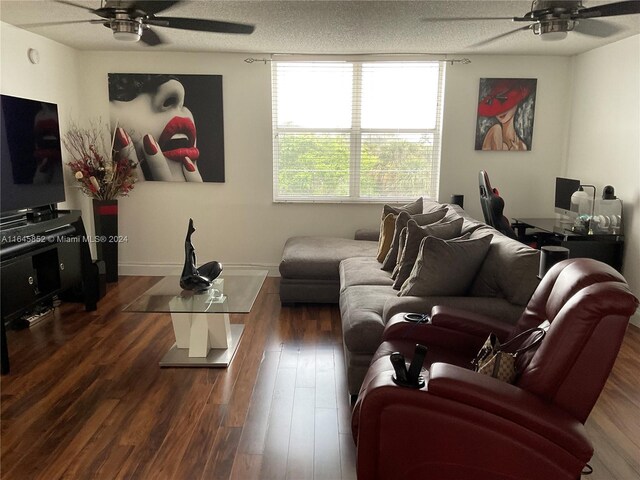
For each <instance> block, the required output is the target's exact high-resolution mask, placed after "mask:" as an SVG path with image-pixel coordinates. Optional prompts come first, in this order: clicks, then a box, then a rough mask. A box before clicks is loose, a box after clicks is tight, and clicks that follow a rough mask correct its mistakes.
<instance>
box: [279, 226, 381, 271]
mask: <svg viewBox="0 0 640 480" xmlns="http://www.w3.org/2000/svg"><path fill="white" fill-rule="evenodd" d="M377 251H378V242H370V241H366V240H351V239H349V238H337V237H315V236H314V237H291V238H289V239H288V240H287V242H286V243H285V245H284V249H283V252H282V261H281V262H280V275H281V276H282V277H283V278H304V279H329V280H338V279H339V278H340V273H339V270H338V266H339V265H340V262H341V261H342V260H344V259H345V258H350V257H372V258H375V255H376V252H377Z"/></svg>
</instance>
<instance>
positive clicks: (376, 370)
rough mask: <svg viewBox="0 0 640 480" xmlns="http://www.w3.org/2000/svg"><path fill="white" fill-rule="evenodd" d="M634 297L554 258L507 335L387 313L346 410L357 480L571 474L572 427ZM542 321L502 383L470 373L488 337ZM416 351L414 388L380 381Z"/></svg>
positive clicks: (580, 419)
mask: <svg viewBox="0 0 640 480" xmlns="http://www.w3.org/2000/svg"><path fill="white" fill-rule="evenodd" d="M637 306H638V300H637V299H636V298H635V297H634V296H633V295H632V294H631V292H630V291H629V288H628V286H627V284H626V282H625V280H624V278H623V277H622V276H621V275H620V274H619V273H618V272H616V271H615V270H614V269H613V268H611V267H609V266H608V265H605V264H603V263H601V262H598V261H595V260H591V259H584V258H579V259H572V260H565V261H563V262H560V263H558V264H557V265H555V266H554V267H553V268H552V269H551V270H550V271H549V272H548V273H547V275H546V276H545V277H544V279H543V280H542V282H541V283H540V285H539V286H538V288H537V289H536V291H535V293H534V295H533V297H532V298H531V300H530V302H529V304H528V306H527V308H526V310H525V312H524V313H523V315H522V317H521V318H520V320H519V322H518V323H517V324H516V326H515V327H514V328H511V329H509V328H508V327H505V325H504V324H503V323H501V322H498V321H496V320H494V319H491V318H487V317H484V316H481V315H478V314H473V313H469V312H465V311H461V310H457V309H453V308H447V307H434V309H433V311H432V315H431V320H430V322H429V323H426V324H415V323H409V322H406V321H404V320H403V315H402V314H398V315H396V316H395V317H393V318H392V319H391V320H390V322H389V324H388V325H387V327H386V329H385V333H384V336H383V339H384V342H383V343H382V345H381V346H380V348H379V349H378V351H377V352H376V355H375V356H374V359H373V361H372V363H371V366H370V368H369V371H368V373H367V376H366V378H365V381H364V383H363V385H362V388H361V390H360V395H359V397H358V401H357V402H356V405H355V407H354V411H353V417H352V428H353V436H354V440H355V441H356V443H357V470H358V478H359V479H360V480H369V479H385V480H388V479H409V478H411V479H413V478H416V479H417V478H427V479H484V478H487V479H518V480H521V479H543V478H544V479H554V480H555V479H565V478H566V479H573V480H575V479H577V478H579V476H580V472H581V470H582V469H583V467H584V466H585V464H586V463H587V462H588V461H589V459H590V458H591V456H592V454H593V447H592V445H591V443H590V441H589V439H588V437H587V434H586V431H585V428H584V422H585V420H586V419H587V417H588V415H589V413H590V411H591V409H592V408H593V405H594V404H595V402H596V400H597V398H598V396H599V394H600V392H601V390H602V388H603V386H604V384H605V382H606V380H607V377H608V376H609V373H610V371H611V368H612V367H613V363H614V361H615V358H616V356H617V354H618V350H619V349H620V345H621V343H622V339H623V337H624V333H625V331H626V328H627V324H628V322H629V318H630V316H631V315H632V314H633V313H634V312H635V310H636V308H637ZM546 321H548V322H549V324H550V325H549V327H548V331H547V334H546V336H545V338H544V339H543V341H542V343H541V344H540V346H539V347H538V348H537V349H535V350H533V351H530V352H527V354H525V355H523V356H522V357H520V358H519V360H518V370H519V371H520V372H521V373H520V375H519V376H518V378H517V379H516V382H515V384H513V385H512V384H507V383H504V382H501V381H499V380H496V379H494V378H491V377H487V376H485V375H481V374H479V373H476V372H474V371H472V370H471V367H470V361H471V360H472V359H473V358H474V356H475V355H476V353H477V352H478V350H479V349H480V347H481V346H482V344H483V343H484V341H485V340H486V338H487V336H488V335H489V333H490V332H494V333H496V334H497V335H498V337H499V338H500V340H501V341H505V340H507V339H508V338H510V337H513V336H514V335H516V334H518V333H519V332H522V331H523V330H526V329H528V328H531V327H535V326H538V325H540V324H542V323H544V322H546ZM416 343H420V344H423V345H425V346H427V348H428V352H427V356H426V361H425V367H426V368H427V370H426V371H424V372H423V374H424V377H425V379H426V385H425V386H424V387H423V388H420V389H412V388H407V387H400V386H397V385H396V384H394V382H393V381H392V378H391V377H392V373H393V368H392V365H391V363H390V361H389V354H390V353H391V352H395V351H399V352H401V353H403V354H404V355H405V357H406V358H407V360H410V359H411V357H412V354H413V351H414V348H415V344H416Z"/></svg>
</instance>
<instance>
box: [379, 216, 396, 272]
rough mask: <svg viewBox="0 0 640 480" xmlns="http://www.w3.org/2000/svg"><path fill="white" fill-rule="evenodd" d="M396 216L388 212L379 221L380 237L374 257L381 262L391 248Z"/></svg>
mask: <svg viewBox="0 0 640 480" xmlns="http://www.w3.org/2000/svg"><path fill="white" fill-rule="evenodd" d="M396 217H397V215H394V214H393V213H389V214H388V215H387V216H386V217H384V218H383V219H382V222H381V223H380V238H379V239H378V255H377V256H376V259H377V260H378V261H379V262H380V263H382V262H383V261H384V259H385V257H386V256H387V253H388V252H389V248H391V242H392V241H393V232H394V230H395V228H396Z"/></svg>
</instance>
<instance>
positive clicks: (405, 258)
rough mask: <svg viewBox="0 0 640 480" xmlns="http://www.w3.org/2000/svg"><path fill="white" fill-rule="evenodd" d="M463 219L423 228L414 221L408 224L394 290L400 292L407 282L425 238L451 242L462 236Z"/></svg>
mask: <svg viewBox="0 0 640 480" xmlns="http://www.w3.org/2000/svg"><path fill="white" fill-rule="evenodd" d="M462 223H463V220H462V217H459V218H456V219H455V220H451V221H450V222H446V221H445V220H444V219H442V220H440V221H439V222H435V223H432V224H431V225H425V226H424V227H421V226H420V225H418V224H417V223H416V222H415V221H414V220H409V221H408V222H407V227H406V228H407V233H406V237H405V241H404V249H401V250H400V252H401V253H400V254H399V255H398V257H399V258H400V260H399V261H398V266H397V268H398V270H397V274H396V276H395V277H394V282H393V288H395V289H396V290H399V289H400V287H401V286H402V284H403V283H404V282H405V280H406V279H407V278H409V275H411V270H413V265H414V264H415V263H416V259H417V258H418V252H419V251H420V243H421V242H422V239H423V238H424V237H428V236H432V237H438V238H442V239H443V240H450V239H452V238H456V237H458V236H460V231H461V230H462Z"/></svg>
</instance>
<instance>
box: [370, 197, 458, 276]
mask: <svg viewBox="0 0 640 480" xmlns="http://www.w3.org/2000/svg"><path fill="white" fill-rule="evenodd" d="M446 213H447V209H446V208H444V207H443V208H442V209H440V210H436V211H435V212H430V213H420V214H418V215H409V214H408V213H407V212H400V213H399V214H398V217H397V218H396V226H395V230H394V233H393V241H392V242H391V248H389V253H387V256H386V257H385V259H384V262H382V269H383V270H386V271H388V272H391V271H393V269H394V267H395V266H396V262H397V261H398V250H399V249H400V232H402V229H403V228H404V227H406V226H407V222H408V221H409V220H410V219H413V220H415V222H416V223H417V224H418V225H429V224H430V223H434V222H437V221H438V220H442V218H443V217H444V216H445V215H446Z"/></svg>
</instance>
